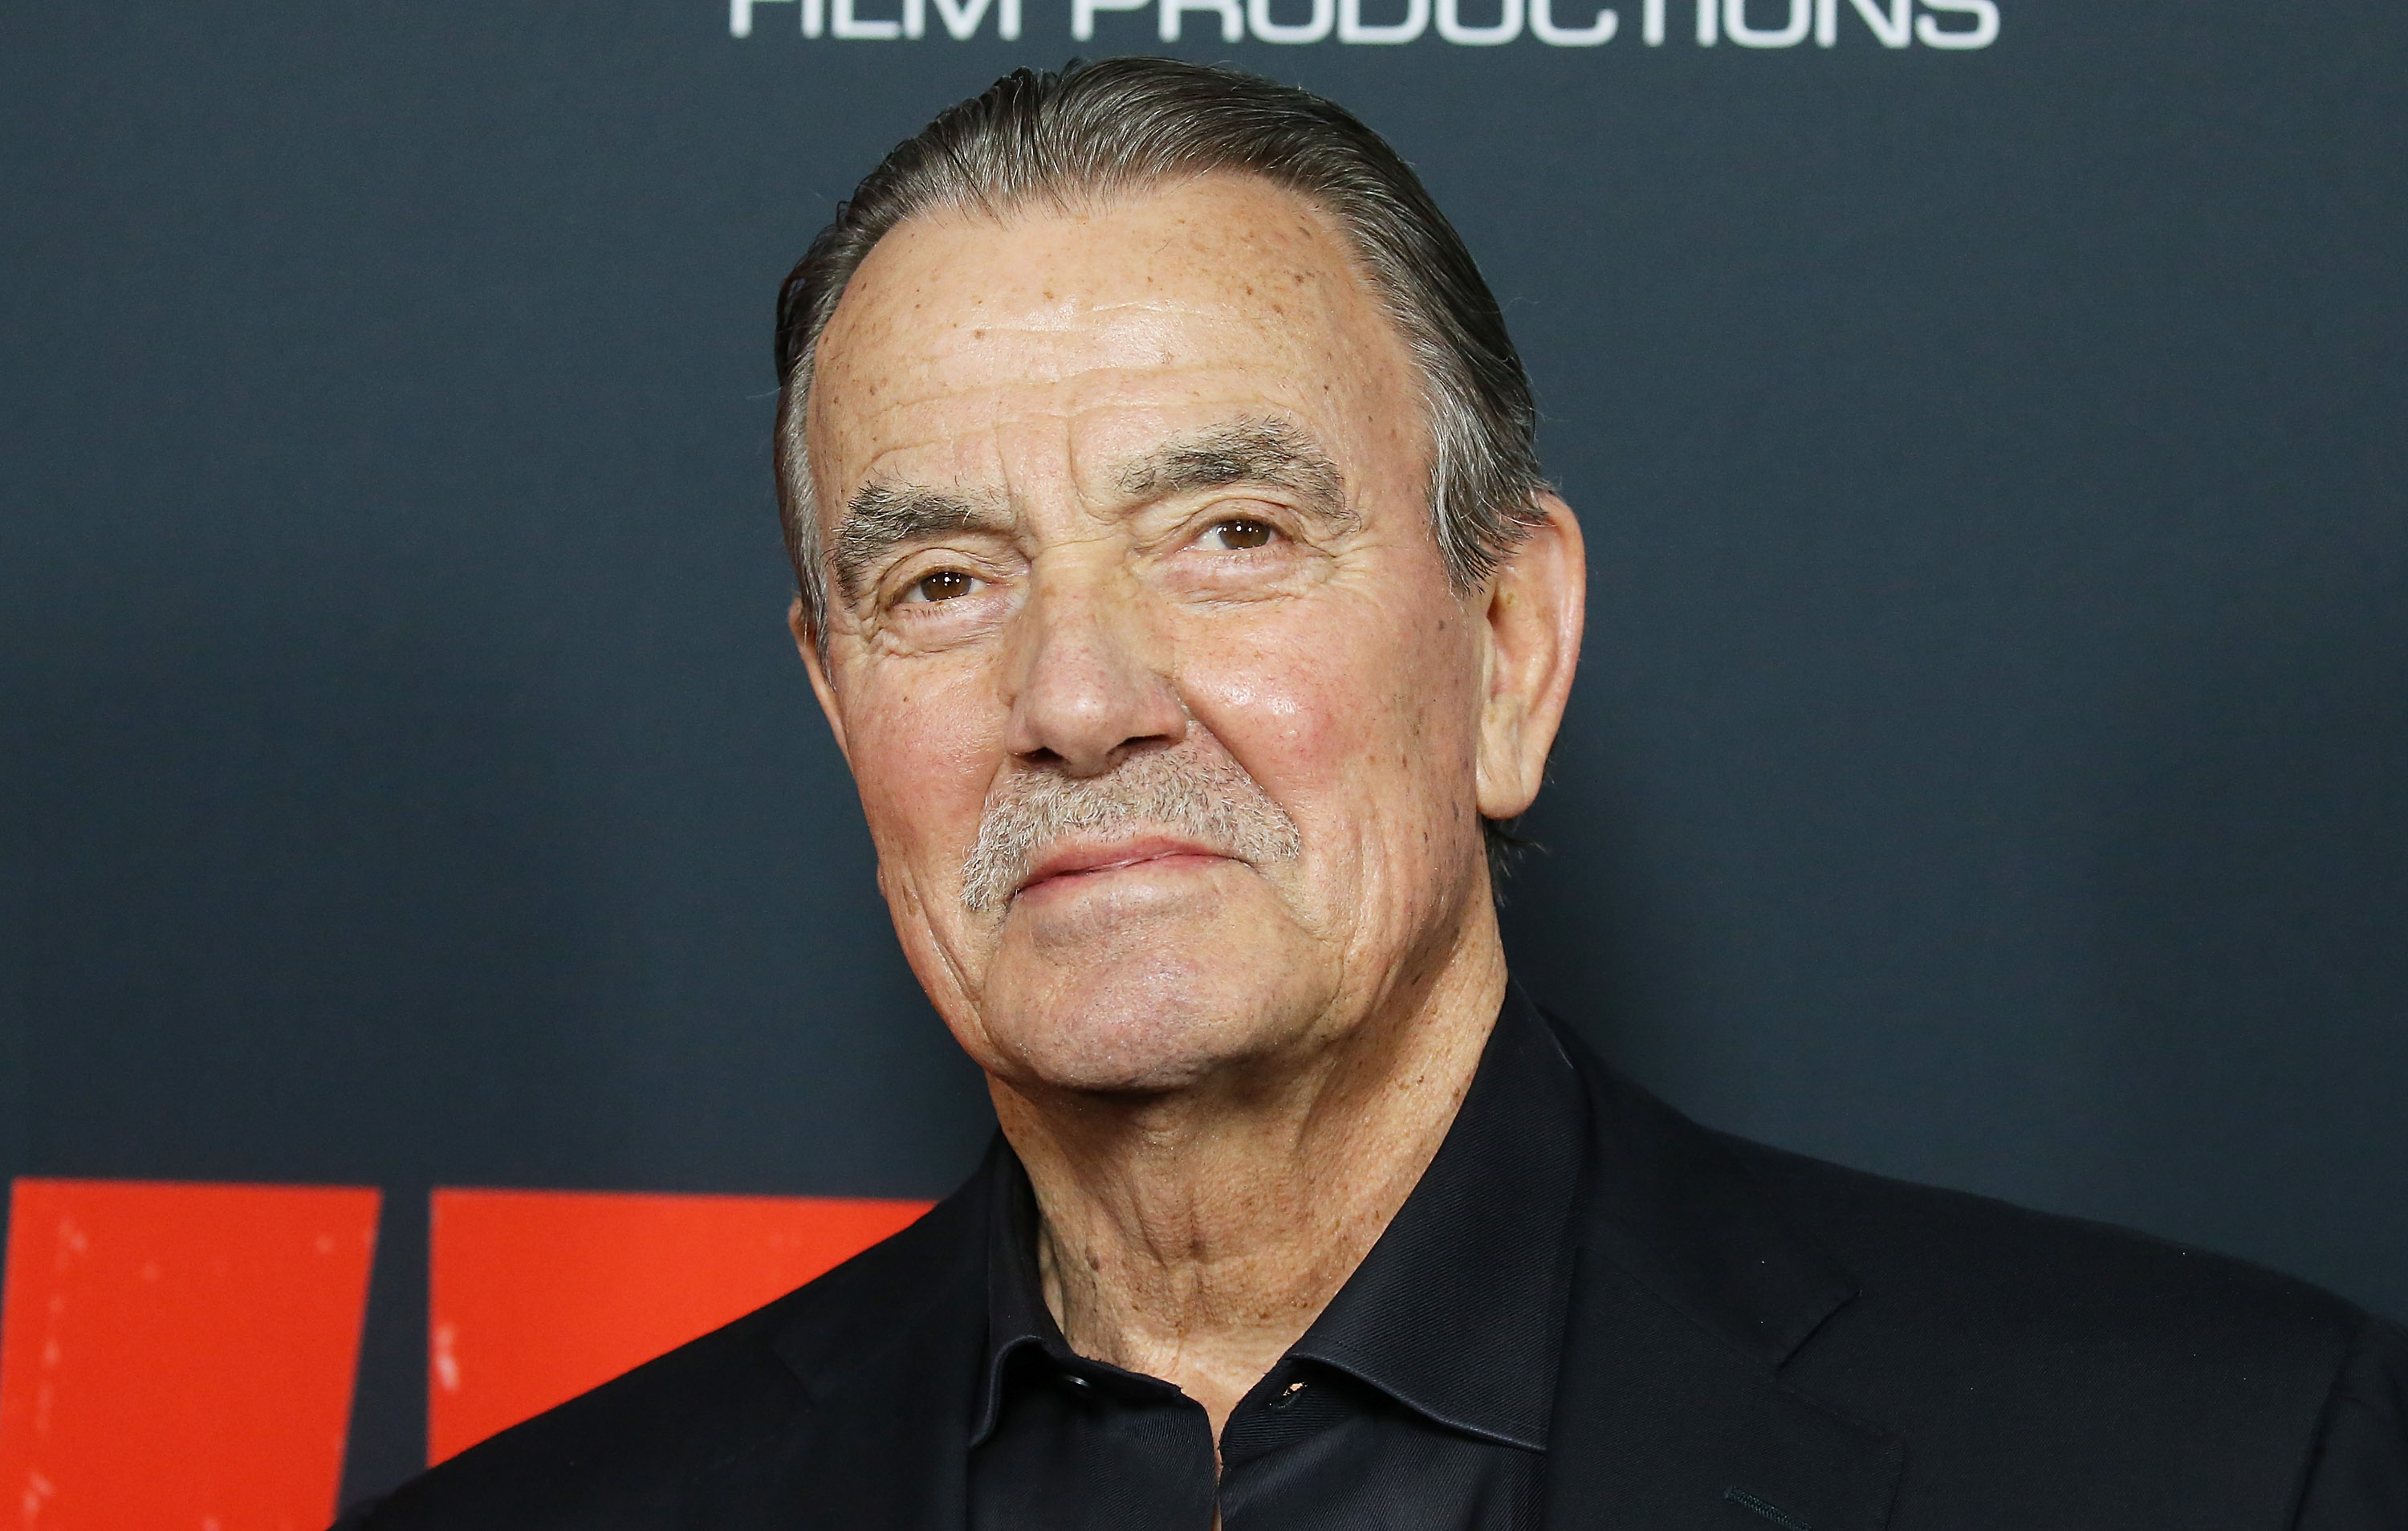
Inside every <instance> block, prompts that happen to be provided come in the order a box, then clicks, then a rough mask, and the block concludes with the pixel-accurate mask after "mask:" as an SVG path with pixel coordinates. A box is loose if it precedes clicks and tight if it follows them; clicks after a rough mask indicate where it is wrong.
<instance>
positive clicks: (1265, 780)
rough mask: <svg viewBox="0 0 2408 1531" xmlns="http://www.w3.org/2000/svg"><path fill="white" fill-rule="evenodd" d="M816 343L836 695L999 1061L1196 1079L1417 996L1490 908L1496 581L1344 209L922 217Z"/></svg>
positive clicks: (1268, 193)
mask: <svg viewBox="0 0 2408 1531" xmlns="http://www.w3.org/2000/svg"><path fill="white" fill-rule="evenodd" d="M819 358H820V361H819V371H818V376H817V380H816V383H815V388H814V393H813V396H812V402H811V412H810V420H809V425H808V429H809V432H810V437H809V440H810V459H811V463H812V469H813V479H814V484H815V488H816V493H817V497H818V501H819V504H820V507H821V512H820V516H821V521H820V525H821V536H822V539H823V545H824V547H825V548H826V549H827V550H828V554H829V560H830V569H831V579H830V582H829V586H830V596H829V601H828V605H829V608H830V609H829V611H828V613H827V614H826V621H827V625H828V629H829V634H828V657H827V661H826V665H825V668H824V672H822V671H821V670H820V668H819V667H818V666H817V665H816V664H815V665H814V680H815V683H816V684H818V686H819V687H820V693H821V698H822V701H823V703H824V705H825V706H826V708H827V710H828V714H829V717H830V720H831V721H832V722H833V723H834V724H835V726H836V728H837V730H838V735H839V740H840V741H841V743H842V744H843V746H844V750H845V754H846V758H847V759H848V760H849V761H850V763H851V765H852V768H853V775H854V778H855V780H856V782H857V784H858V786H859V787H860V792H861V799H862V803H863V806H864V808H865V809H866V811H867V816H868V820H869V826H870V830H871V832H872V834H873V835H874V837H875V839H876V842H877V846H878V854H879V881H880V884H881V886H882V888H883V890H884V892H885V895H886V898H887V901H888V903H889V904H890V906H891V908H892V910H893V913H894V917H895V923H896V930H897V931H898V932H900V934H901V936H902V940H903V945H904V947H905V949H906V951H907V952H908V954H909V955H910V960H911V964H912V967H913V968H914V970H915V971H916V972H917V973H918V975H919V976H920V979H921V981H922V983H923V984H924V985H925V988H926V989H927V991H928V993H929V995H930V996H931V998H932V999H933V1000H934V1001H935V1003H936V1004H937V1006H938V1008H939V1011H940V1012H941V1013H942V1014H943V1015H944V1017H945V1018H946V1020H947V1022H948V1024H950V1025H951V1026H952V1028H953V1032H954V1034H955V1035H956V1036H957V1037H958V1038H959V1039H960V1041H961V1043H962V1045H963V1046H964V1047H966V1048H967V1049H968V1051H969V1053H970V1054H971V1056H972V1057H973V1058H975V1059H976V1060H977V1061H978V1062H979V1063H980V1064H981V1065H982V1066H983V1067H984V1068H986V1069H987V1070H988V1072H989V1073H990V1074H992V1075H995V1076H997V1077H998V1078H999V1079H1001V1080H1003V1081H1004V1082H1005V1083H1006V1084H1007V1085H1009V1086H1012V1087H1016V1088H1018V1089H1021V1090H1044V1089H1049V1088H1051V1089H1057V1090H1058V1089H1065V1088H1067V1089H1071V1090H1133V1091H1152V1090H1173V1089H1178V1088H1181V1087H1183V1086H1187V1085H1191V1084H1193V1083H1196V1082H1197V1081H1199V1080H1202V1079H1206V1078H1210V1077H1213V1076H1223V1077H1244V1076H1246V1075H1247V1073H1248V1070H1249V1068H1250V1067H1253V1068H1278V1067H1280V1066H1282V1064H1283V1061H1284V1062H1292V1061H1295V1060H1297V1059H1300V1058H1305V1057H1309V1056H1311V1055H1312V1053H1313V1052H1315V1051H1316V1050H1317V1049H1318V1048H1319V1047H1321V1046H1322V1045H1323V1044H1325V1043H1326V1042H1327V1041H1329V1040H1330V1039H1331V1038H1332V1037H1333V1036H1334V1035H1335V1034H1336V1033H1339V1032H1341V1031H1343V1030H1344V1029H1346V1028H1347V1027H1349V1026H1352V1025H1355V1024H1358V1023H1359V1019H1360V1018H1361V1017H1363V1016H1365V1015H1367V1014H1371V1013H1375V1012H1379V1011H1381V1010H1383V1008H1385V1007H1387V1006H1389V1005H1391V1004H1393V1003H1394V1002H1395V1001H1398V1000H1399V999H1405V1000H1410V999H1411V997H1412V995H1411V994H1410V992H1409V991H1410V990H1412V989H1413V988H1414V987H1415V986H1416V985H1419V984H1423V983H1426V982H1427V981H1428V978H1429V975H1430V974H1432V973H1433V972H1435V971H1437V970H1438V969H1439V968H1440V967H1441V966H1442V964H1443V962H1444V960H1445V958H1446V955H1447V951H1448V948H1449V946H1450V945H1451V944H1452V943H1454V942H1455V941H1457V940H1458V939H1460V938H1461V935H1462V932H1463V930H1464V928H1465V926H1466V923H1467V917H1468V916H1469V914H1470V913H1471V912H1472V911H1475V910H1477V911H1480V912H1481V914H1482V915H1483V916H1484V910H1485V903H1484V901H1485V899H1486V897H1487V890H1486V889H1487V885H1486V880H1485V874H1484V860H1483V849H1482V835H1481V824H1480V812H1481V809H1482V807H1483V802H1482V786H1481V780H1480V778H1481V774H1482V773H1481V770H1480V764H1481V762H1480V754H1481V729H1482V712H1483V701H1484V692H1485V689H1486V687H1487V683H1488V672H1489V670H1490V662H1489V653H1488V645H1487V642H1486V639H1485V636H1484V634H1485V628H1484V623H1483V621H1482V608H1483V605H1484V600H1485V598H1484V597H1475V598H1473V599H1470V600H1469V601H1467V600H1466V599H1464V598H1461V597H1459V596H1457V595H1456V594H1455V592H1454V591H1453V590H1452V589H1451V588H1450V586H1449V583H1448V579H1447V574H1446V571H1445V568H1444V566H1443V565H1442V564H1441V560H1440V557H1439V555H1438V551H1437V548H1436V546H1435V544H1434V542H1433V541H1432V538H1431V535H1430V532H1429V528H1428V522H1427V509H1426V505H1427V498H1426V494H1427V491H1426V485H1427V483H1428V454H1429V445H1428V438H1427V433H1426V426H1425V423H1424V409H1423V405H1422V402H1421V399H1420V396H1419V388H1418V376H1417V373H1416V372H1415V370H1414V368H1412V364H1411V362H1410V360H1409V358H1408V356H1407V354H1406V353H1405V350H1404V347H1403V344H1402V342H1401V341H1400V339H1398V336H1397V334H1396V331H1395V327H1394V325H1392V324H1391V323H1390V321H1389V320H1388V319H1387V317H1386V316H1385V314H1384V313H1383V311H1381V309H1380V308H1379V306H1378V304H1377V302H1376V300H1375V299H1374V298H1373V296H1371V294H1370V293H1369V290H1368V289H1367V288H1366V286H1365V285H1364V283H1363V282H1362V280H1361V279H1360V278H1359V277H1358V276H1357V275H1356V273H1355V269H1354V266H1353V263H1352V261H1351V260H1350V258H1349V255H1348V253H1347V250H1346V247H1345V245H1344V243H1343V242H1342V239H1341V238H1340V235H1339V234H1338V233H1337V232H1336V230H1335V228H1334V226H1333V225H1331V224H1329V223H1328V221H1327V220H1326V218H1325V217H1324V216H1323V215H1322V214H1320V213H1319V212H1317V211H1316V210H1315V209H1312V208H1311V207H1310V206H1308V205H1307V204H1305V203H1304V202H1302V201H1301V200H1299V199H1298V198H1297V197H1295V196H1293V195H1290V194H1287V193H1285V192H1283V191H1281V190H1278V189H1276V188H1273V187H1270V186H1269V185H1267V184H1265V183H1262V182H1258V181H1253V180H1251V179H1243V178H1237V177H1227V176H1214V177H1206V178H1203V179H1200V180H1197V181H1190V182H1187V183H1184V184H1181V185H1176V186H1171V187H1168V188H1165V189H1163V190H1160V191H1157V192H1154V193H1150V194H1145V195H1138V196H1135V197H1132V198H1128V199H1124V200H1120V201H1116V202H1112V203H1110V204H1108V205H1105V206H1102V207H1100V208H1097V209H1091V210H1088V211H1084V212H1080V213H1075V214H1073V213H1059V212H1054V211H1051V210H1046V209H1031V210H1027V211H1025V212H1021V213H1016V214H1014V215H1013V216H1012V217H1011V219H1010V220H1009V221H1008V222H1005V223H1001V224H998V223H997V222H996V221H994V220H992V219H989V218H985V217H982V216H954V215H946V216H939V217H931V218H926V219H923V220H920V221H916V222H913V223H910V224H906V225H904V226H903V227H901V228H899V229H897V230H896V231H895V232H893V233H891V234H889V235H888V236H887V237H886V238H884V239H882V241H881V242H880V243H879V245H878V247H877V248H876V250H875V251H874V252H873V253H871V255H870V257H869V259H868V260H867V263H866V264H865V265H864V266H863V267H862V268H861V269H860V271H859V272H858V273H857V274H856V275H855V277H854V278H853V282H852V284H851V286H850V288H849V289H848V291H847V292H846V294H845V296H844V299H843V301H842V303H841V305H840V306H839V309H838V311H837V314H836V317H835V319H834V321H833V322H832V323H831V325H829V327H828V329H827V332H826V334H825V335H824V338H823V339H822V342H821V345H820V350H819ZM807 648H808V645H807ZM807 657H808V653H807ZM1503 793H1504V796H1506V797H1511V796H1512V793H1513V788H1512V787H1511V786H1510V785H1509V786H1507V787H1504V788H1503ZM1490 796H1491V797H1492V798H1495V797H1497V796H1498V791H1497V790H1495V789H1492V791H1491V793H1490ZM1522 796H1523V798H1524V800H1527V793H1523V794H1522ZM1521 805H1522V804H1521V802H1505V801H1498V802H1492V803H1491V804H1489V809H1490V811H1491V812H1512V811H1518V809H1519V807H1520V806H1521ZM982 830H983V831H984V832H983V835H982ZM1233 1065H1234V1067H1233Z"/></svg>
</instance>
